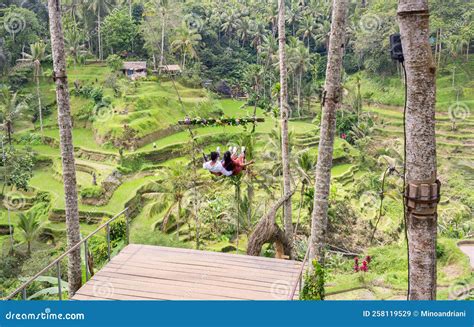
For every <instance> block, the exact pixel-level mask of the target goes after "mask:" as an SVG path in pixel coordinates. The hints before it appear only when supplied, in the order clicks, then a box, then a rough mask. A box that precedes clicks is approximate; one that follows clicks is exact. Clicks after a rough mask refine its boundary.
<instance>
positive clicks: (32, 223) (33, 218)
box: [17, 212, 41, 253]
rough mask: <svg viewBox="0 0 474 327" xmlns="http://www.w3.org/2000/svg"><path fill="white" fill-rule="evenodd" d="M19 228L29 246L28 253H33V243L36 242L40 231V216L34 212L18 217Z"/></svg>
mask: <svg viewBox="0 0 474 327" xmlns="http://www.w3.org/2000/svg"><path fill="white" fill-rule="evenodd" d="M17 226H18V228H19V229H20V230H21V232H22V234H23V238H24V239H25V242H26V243H27V244H28V253H30V252H31V243H32V242H33V241H34V240H36V238H37V237H38V234H39V231H40V227H41V226H40V222H39V219H38V216H37V215H35V213H33V212H28V213H27V214H22V213H21V214H19V215H18V224H17Z"/></svg>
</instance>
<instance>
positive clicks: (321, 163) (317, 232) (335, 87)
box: [309, 0, 349, 264]
mask: <svg viewBox="0 0 474 327" xmlns="http://www.w3.org/2000/svg"><path fill="white" fill-rule="evenodd" d="M348 6H349V1H348V0H334V3H333V14H332V22H331V37H330V41H329V49H328V64H327V68H326V82H325V86H324V94H325V95H324V98H323V109H322V118H321V129H320V138H319V148H318V161H317V164H316V177H315V184H314V187H315V192H314V205H313V207H314V209H313V213H312V215H311V242H310V244H309V246H310V253H309V259H310V262H312V260H313V259H317V260H318V261H319V262H320V263H321V264H324V249H325V246H326V230H327V221H328V200H329V189H330V184H331V167H332V157H333V149H334V137H335V133H336V110H337V109H338V108H339V106H340V105H341V103H342V80H341V76H342V58H343V50H344V46H343V45H344V39H345V31H346V15H347V9H348Z"/></svg>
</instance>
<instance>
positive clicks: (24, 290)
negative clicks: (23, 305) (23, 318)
mask: <svg viewBox="0 0 474 327" xmlns="http://www.w3.org/2000/svg"><path fill="white" fill-rule="evenodd" d="M21 297H22V298H23V300H26V287H23V289H22V290H21Z"/></svg>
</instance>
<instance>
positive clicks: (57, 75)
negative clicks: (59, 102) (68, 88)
mask: <svg viewBox="0 0 474 327" xmlns="http://www.w3.org/2000/svg"><path fill="white" fill-rule="evenodd" d="M58 79H60V80H61V79H62V80H63V81H65V80H66V79H67V75H66V72H65V71H63V70H60V71H58V72H56V71H54V70H53V81H54V82H56V80H58Z"/></svg>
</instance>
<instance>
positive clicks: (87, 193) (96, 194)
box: [81, 186, 104, 199]
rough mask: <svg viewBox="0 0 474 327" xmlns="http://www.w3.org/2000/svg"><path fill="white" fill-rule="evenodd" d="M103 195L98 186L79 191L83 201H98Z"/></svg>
mask: <svg viewBox="0 0 474 327" xmlns="http://www.w3.org/2000/svg"><path fill="white" fill-rule="evenodd" d="M103 194H104V190H103V189H102V187H100V186H89V187H85V188H83V189H82V190H81V198H83V199H90V198H93V199H98V198H100V197H101V196H102V195H103Z"/></svg>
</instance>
